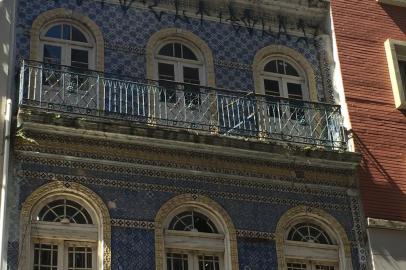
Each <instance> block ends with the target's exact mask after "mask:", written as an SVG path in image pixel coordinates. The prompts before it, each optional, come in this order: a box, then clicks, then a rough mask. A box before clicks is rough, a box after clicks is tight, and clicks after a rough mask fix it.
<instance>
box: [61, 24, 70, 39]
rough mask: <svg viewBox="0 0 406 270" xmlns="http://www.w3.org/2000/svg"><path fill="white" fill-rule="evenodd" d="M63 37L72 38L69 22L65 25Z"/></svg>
mask: <svg viewBox="0 0 406 270" xmlns="http://www.w3.org/2000/svg"><path fill="white" fill-rule="evenodd" d="M63 39H65V40H71V26H70V25H69V24H64V25H63Z"/></svg>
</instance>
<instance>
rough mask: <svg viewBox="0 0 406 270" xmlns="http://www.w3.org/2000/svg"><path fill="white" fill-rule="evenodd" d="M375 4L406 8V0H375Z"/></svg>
mask: <svg viewBox="0 0 406 270" xmlns="http://www.w3.org/2000/svg"><path fill="white" fill-rule="evenodd" d="M377 2H378V3H380V4H387V5H393V6H399V7H406V0H377Z"/></svg>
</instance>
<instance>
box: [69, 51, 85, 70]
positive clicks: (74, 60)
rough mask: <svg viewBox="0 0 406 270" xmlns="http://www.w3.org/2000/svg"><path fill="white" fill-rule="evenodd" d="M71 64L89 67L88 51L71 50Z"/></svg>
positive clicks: (78, 66)
mask: <svg viewBox="0 0 406 270" xmlns="http://www.w3.org/2000/svg"><path fill="white" fill-rule="evenodd" d="M71 66H72V67H77V68H83V69H88V68H89V52H88V51H86V50H78V49H72V50H71Z"/></svg>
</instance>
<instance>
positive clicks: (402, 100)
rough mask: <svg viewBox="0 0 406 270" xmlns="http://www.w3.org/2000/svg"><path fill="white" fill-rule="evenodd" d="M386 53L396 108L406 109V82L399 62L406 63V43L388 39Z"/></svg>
mask: <svg viewBox="0 0 406 270" xmlns="http://www.w3.org/2000/svg"><path fill="white" fill-rule="evenodd" d="M385 51H386V58H387V60H388V68H389V76H390V80H391V84H392V91H393V96H394V99H395V106H396V108H397V109H406V82H404V81H403V80H405V79H404V78H402V75H401V70H400V67H399V61H406V41H400V40H393V39H387V40H386V41H385Z"/></svg>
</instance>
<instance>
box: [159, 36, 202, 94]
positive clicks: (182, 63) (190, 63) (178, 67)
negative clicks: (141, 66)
mask: <svg viewBox="0 0 406 270" xmlns="http://www.w3.org/2000/svg"><path fill="white" fill-rule="evenodd" d="M170 43H180V44H182V45H185V46H186V47H188V48H189V49H190V50H191V51H192V52H193V53H194V54H195V55H196V57H197V59H198V60H197V61H196V60H190V59H184V58H176V57H171V56H165V55H159V51H160V50H161V49H162V47H164V46H166V45H168V44H170ZM158 63H165V64H171V65H173V66H174V71H175V82H178V83H184V75H183V67H191V68H197V69H198V70H199V81H200V86H206V85H207V81H206V72H205V65H204V61H203V58H202V56H201V53H199V51H198V50H197V49H196V48H195V47H194V46H192V45H190V44H189V43H188V42H185V41H183V40H170V41H167V42H164V43H162V44H160V46H158V47H157V50H156V51H155V56H154V70H155V73H154V79H155V80H159V73H158Z"/></svg>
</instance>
